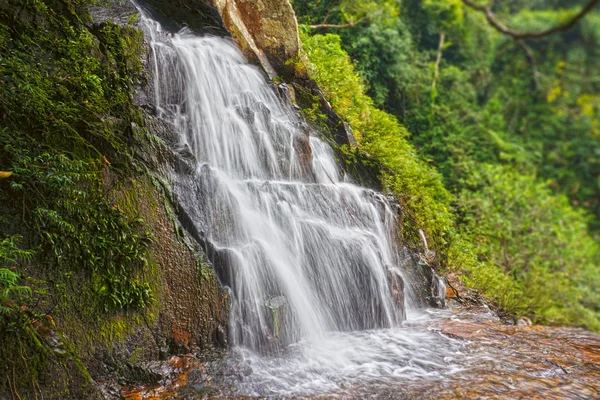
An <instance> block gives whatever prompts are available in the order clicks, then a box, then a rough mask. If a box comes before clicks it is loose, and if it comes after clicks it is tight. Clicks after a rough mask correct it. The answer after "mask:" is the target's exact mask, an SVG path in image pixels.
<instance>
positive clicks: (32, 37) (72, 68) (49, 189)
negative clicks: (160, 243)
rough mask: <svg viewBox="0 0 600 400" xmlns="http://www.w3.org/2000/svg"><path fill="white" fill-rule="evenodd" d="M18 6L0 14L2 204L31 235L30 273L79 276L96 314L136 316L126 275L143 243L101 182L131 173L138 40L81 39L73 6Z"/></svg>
mask: <svg viewBox="0 0 600 400" xmlns="http://www.w3.org/2000/svg"><path fill="white" fill-rule="evenodd" d="M9 3H10V2H9ZM18 3H19V5H18V7H19V8H20V9H21V12H19V13H15V12H14V9H15V8H17V4H7V5H5V6H3V7H2V9H0V12H1V17H2V24H1V25H0V29H1V30H2V32H3V35H1V37H2V40H0V46H1V52H0V54H2V59H1V75H2V77H3V78H2V80H3V84H2V85H0V98H1V99H2V114H3V117H2V118H3V121H2V126H1V128H0V141H1V143H2V149H1V150H0V163H1V164H0V165H1V166H2V168H1V169H3V170H11V171H13V174H12V175H11V177H10V179H8V181H9V184H7V183H3V186H2V198H3V201H4V202H5V204H9V205H11V206H12V207H13V211H15V212H16V213H17V214H15V216H17V215H19V214H20V216H19V217H18V218H22V219H24V221H25V222H26V223H27V225H28V226H29V228H31V229H30V231H31V232H34V233H35V234H34V236H33V237H28V241H27V242H28V244H29V245H30V246H31V247H32V248H36V249H39V250H38V253H37V256H38V257H39V259H38V261H37V263H38V264H40V265H46V266H47V267H48V268H51V270H52V271H54V272H57V273H66V274H68V273H69V272H73V271H76V272H77V271H85V273H86V274H87V276H88V277H89V279H90V282H91V284H92V286H93V287H94V288H95V289H94V290H95V292H96V293H97V295H98V298H99V303H100V304H102V305H101V308H102V309H104V310H105V311H111V310H119V309H123V308H128V307H144V306H145V305H147V304H148V303H149V302H150V300H151V294H150V292H149V287H148V285H147V284H145V283H143V282H139V281H138V280H137V278H135V273H136V271H141V270H142V269H143V268H144V267H145V265H146V263H147V261H146V257H147V249H148V243H149V238H148V236H147V234H145V233H144V232H138V228H137V227H136V226H137V225H139V221H137V222H136V221H131V220H128V219H127V218H126V217H125V216H124V214H123V213H122V212H121V211H120V210H119V209H118V208H116V206H115V205H114V204H112V202H111V201H110V199H109V197H108V193H107V192H106V189H107V188H106V187H105V186H106V185H105V182H104V179H105V177H106V176H108V175H107V174H108V171H109V170H114V171H115V172H118V171H119V170H131V168H132V161H131V160H132V155H131V150H130V148H131V146H129V145H128V144H127V141H128V140H130V139H128V138H130V137H132V135H133V134H134V133H133V130H132V128H131V126H132V123H133V124H135V123H139V121H140V114H139V111H138V110H137V108H136V107H134V106H133V103H132V97H131V96H132V94H131V93H132V88H133V85H135V84H136V82H139V81H140V79H141V64H140V62H141V61H140V51H141V48H142V47H141V40H142V36H141V33H140V32H138V31H137V30H135V29H133V28H128V27H120V26H117V25H115V24H113V23H111V22H107V23H105V24H102V25H100V26H96V27H94V29H93V30H88V29H87V28H86V26H85V24H84V21H86V20H87V18H88V16H87V14H86V11H85V9H86V5H87V3H86V2H82V1H70V0H61V1H54V2H49V3H44V2H41V1H38V0H27V1H24V2H18ZM109 160H113V163H111V162H110V161H109ZM9 185H10V187H9ZM9 223H10V221H9ZM58 271H62V272H58Z"/></svg>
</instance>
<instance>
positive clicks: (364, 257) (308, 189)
mask: <svg viewBox="0 0 600 400" xmlns="http://www.w3.org/2000/svg"><path fill="white" fill-rule="evenodd" d="M143 20H144V21H143V22H144V26H145V29H146V34H147V35H148V37H149V40H150V42H151V46H152V67H153V68H154V73H155V77H154V91H155V97H156V107H157V111H158V115H159V117H160V118H162V119H164V120H167V121H169V122H171V123H172V124H173V125H174V126H175V127H176V129H177V131H178V133H179V143H178V149H179V150H180V151H181V152H187V153H191V154H193V155H194V157H195V159H196V161H197V168H196V169H197V177H198V178H197V181H196V182H195V184H196V185H198V188H199V190H198V192H199V193H201V194H202V195H201V196H198V198H197V199H195V200H194V201H195V204H194V207H197V209H198V210H200V214H201V215H202V216H203V218H204V219H205V220H206V221H205V224H204V226H207V227H208V229H207V231H205V232H202V234H203V235H204V237H205V239H206V241H207V243H209V244H210V248H211V249H212V251H213V253H214V254H213V257H216V258H218V259H219V260H221V261H220V266H219V268H220V269H221V271H220V273H219V276H220V278H221V281H222V283H223V284H224V285H227V286H228V287H229V290H230V295H231V302H232V304H231V321H230V341H231V344H232V345H233V347H234V349H235V352H236V353H237V354H238V357H241V358H242V359H243V362H244V363H249V364H250V367H251V371H252V372H251V373H250V374H249V376H247V377H246V378H245V381H244V382H243V383H241V384H240V390H241V391H242V392H246V393H249V394H279V395H294V394H304V395H309V394H311V393H312V394H315V393H322V394H323V393H328V392H330V393H334V392H336V391H337V390H340V388H341V387H342V386H343V382H352V381H353V380H355V379H363V380H364V379H374V380H377V379H387V378H393V379H395V378H398V377H400V378H402V379H411V378H413V377H416V376H427V377H432V378H435V377H441V376H442V375H443V373H444V371H448V370H449V369H450V367H449V366H447V365H446V363H445V362H444V357H445V355H444V354H446V352H445V351H440V350H439V348H438V347H439V346H440V344H439V343H438V342H439V340H438V335H437V334H433V333H430V332H428V331H419V330H414V329H407V328H402V321H403V320H404V319H405V315H406V312H407V311H408V313H409V316H411V315H413V314H414V312H415V311H416V307H415V306H414V304H416V303H415V302H414V300H415V299H414V296H415V294H414V290H412V289H411V287H412V286H411V285H410V282H408V281H407V277H408V276H410V274H407V273H406V269H407V268H411V267H412V266H413V264H412V263H409V258H408V257H407V256H406V253H405V252H404V251H403V250H402V249H401V248H399V246H398V244H397V238H396V215H395V211H394V208H393V207H392V206H391V205H390V204H389V202H388V201H387V199H386V198H385V196H383V195H381V194H380V193H377V192H374V191H372V190H369V189H365V188H362V187H359V186H356V185H354V184H352V183H351V182H350V181H349V180H348V179H347V178H344V177H343V174H342V173H341V171H340V170H339V168H338V166H337V164H336V161H335V159H334V155H333V151H332V149H331V148H330V147H329V145H327V144H326V142H324V141H323V140H322V139H320V137H319V134H318V132H313V131H310V130H309V129H308V128H307V127H306V125H305V124H304V123H303V122H302V121H301V120H300V119H299V117H298V116H297V114H296V113H295V112H293V111H292V110H291V109H289V108H288V107H287V106H285V105H284V103H283V102H282V101H281V99H279V98H278V96H277V95H276V92H275V91H274V89H273V87H272V86H270V85H269V84H268V83H267V82H266V80H265V78H264V77H263V75H262V74H261V72H260V71H259V70H258V69H257V68H255V67H253V66H251V65H249V64H248V63H247V62H246V61H245V59H244V58H243V56H242V55H241V54H240V52H239V51H238V49H237V48H236V47H235V45H234V44H233V43H232V42H231V41H230V40H228V39H223V38H217V37H197V36H195V35H193V34H192V33H190V32H187V31H182V32H179V33H177V34H171V33H167V32H165V31H163V30H162V28H161V26H160V25H159V24H158V23H157V22H155V21H152V20H151V19H148V18H145V17H144V19H143ZM405 283H406V285H405ZM436 343H437V344H436ZM444 343H446V342H444ZM444 346H446V347H447V344H445V345H444ZM274 350H277V352H276V353H275V354H274V353H273V351H274ZM447 351H450V349H447Z"/></svg>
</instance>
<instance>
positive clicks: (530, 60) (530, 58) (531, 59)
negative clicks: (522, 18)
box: [519, 39, 540, 90]
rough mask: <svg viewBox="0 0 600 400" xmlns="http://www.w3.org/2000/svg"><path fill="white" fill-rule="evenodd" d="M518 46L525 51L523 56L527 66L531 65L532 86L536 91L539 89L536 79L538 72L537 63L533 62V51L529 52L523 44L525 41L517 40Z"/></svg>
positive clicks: (527, 47) (538, 82) (529, 49)
mask: <svg viewBox="0 0 600 400" xmlns="http://www.w3.org/2000/svg"><path fill="white" fill-rule="evenodd" d="M519 44H520V45H521V47H522V48H523V50H525V54H526V55H527V59H528V60H529V64H531V69H532V71H533V84H534V87H535V89H536V90H537V89H539V88H540V80H539V79H538V77H539V72H538V70H537V62H536V60H535V54H534V53H533V50H531V47H529V46H528V45H527V43H525V40H523V39H519Z"/></svg>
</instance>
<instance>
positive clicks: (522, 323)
mask: <svg viewBox="0 0 600 400" xmlns="http://www.w3.org/2000/svg"><path fill="white" fill-rule="evenodd" d="M531 325H532V323H531V320H530V319H529V318H527V317H522V318H519V320H518V321H517V326H531Z"/></svg>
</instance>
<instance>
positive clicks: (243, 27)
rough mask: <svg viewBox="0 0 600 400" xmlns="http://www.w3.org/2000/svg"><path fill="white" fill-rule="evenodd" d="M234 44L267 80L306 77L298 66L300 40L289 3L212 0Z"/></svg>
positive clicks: (279, 0) (277, 1)
mask: <svg viewBox="0 0 600 400" xmlns="http://www.w3.org/2000/svg"><path fill="white" fill-rule="evenodd" d="M214 3H215V6H216V8H217V10H218V11H219V13H220V14H221V16H222V17H223V21H224V23H225V26H226V27H227V29H228V30H229V31H230V32H231V34H232V36H233V38H234V40H235V42H236V43H237V45H238V46H239V47H240V49H241V50H242V51H243V52H244V54H245V55H246V57H248V58H249V59H250V60H251V61H253V62H255V63H257V64H259V65H261V66H262V68H263V69H264V71H265V72H266V73H267V75H268V76H269V77H270V78H275V77H277V76H283V77H284V79H286V80H292V79H294V78H295V77H299V76H306V71H304V70H302V69H301V68H299V65H301V64H302V63H298V62H297V61H298V58H299V56H300V55H299V54H300V53H299V50H300V38H299V35H298V23H297V22H296V14H295V13H294V9H293V8H292V5H291V4H290V2H289V1H288V0H214Z"/></svg>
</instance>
